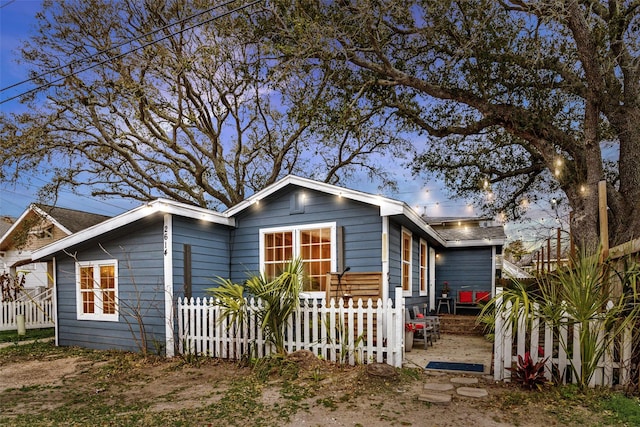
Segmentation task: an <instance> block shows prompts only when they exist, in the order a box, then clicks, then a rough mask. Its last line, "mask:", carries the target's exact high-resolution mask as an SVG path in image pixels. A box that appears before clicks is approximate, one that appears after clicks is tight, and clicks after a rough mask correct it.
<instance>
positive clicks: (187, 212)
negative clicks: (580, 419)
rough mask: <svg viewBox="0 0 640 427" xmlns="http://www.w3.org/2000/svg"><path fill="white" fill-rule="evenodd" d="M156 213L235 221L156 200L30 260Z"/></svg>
mask: <svg viewBox="0 0 640 427" xmlns="http://www.w3.org/2000/svg"><path fill="white" fill-rule="evenodd" d="M158 212H162V213H168V214H174V215H180V216H183V217H187V218H193V219H199V220H202V221H207V222H213V223H217V224H222V225H229V226H234V225H235V220H234V219H233V218H228V217H226V216H224V215H222V214H220V213H217V212H214V211H211V210H209V209H205V208H200V207H197V206H192V205H187V204H185V203H179V202H174V201H172V200H166V199H157V200H154V201H152V202H149V203H146V204H144V205H141V206H138V207H137V208H134V209H132V210H130V211H127V212H125V213H123V214H120V215H118V216H116V217H113V218H109V219H107V220H106V221H103V222H101V223H99V224H96V225H94V226H92V227H89V228H86V229H84V230H82V231H79V232H77V233H75V234H72V235H70V236H68V237H65V238H64V239H60V240H58V241H56V242H54V243H52V244H50V245H47V246H44V247H42V248H40V249H37V250H35V251H33V253H32V259H34V260H35V259H40V258H44V257H46V256H49V255H51V254H54V253H56V252H58V251H61V250H63V249H66V248H68V247H71V246H74V245H77V244H79V243H82V242H84V241H86V240H89V239H92V238H94V237H98V236H101V235H103V234H105V233H107V232H109V231H111V230H115V229H116V228H120V227H123V226H125V225H128V224H131V223H133V222H135V221H138V220H140V219H143V218H146V217H148V216H150V215H153V214H156V213H158Z"/></svg>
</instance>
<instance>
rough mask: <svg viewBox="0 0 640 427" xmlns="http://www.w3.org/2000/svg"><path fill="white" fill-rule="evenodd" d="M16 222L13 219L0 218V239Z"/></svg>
mask: <svg viewBox="0 0 640 427" xmlns="http://www.w3.org/2000/svg"><path fill="white" fill-rule="evenodd" d="M15 222H16V219H15V218H11V217H7V216H3V217H1V218H0V238H2V236H4V234H5V233H6V232H7V231H9V229H10V228H11V226H12V225H13V224H14V223H15Z"/></svg>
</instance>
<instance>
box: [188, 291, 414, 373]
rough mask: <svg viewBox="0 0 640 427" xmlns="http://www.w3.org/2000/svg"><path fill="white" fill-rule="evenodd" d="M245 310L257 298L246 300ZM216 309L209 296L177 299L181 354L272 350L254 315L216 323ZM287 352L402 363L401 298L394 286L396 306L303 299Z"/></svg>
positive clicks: (347, 360) (237, 356)
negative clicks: (344, 304) (243, 318)
mask: <svg viewBox="0 0 640 427" xmlns="http://www.w3.org/2000/svg"><path fill="white" fill-rule="evenodd" d="M248 302H249V313H255V310H256V309H257V308H259V307H260V304H261V302H260V301H257V300H254V299H251V300H250V301H248ZM220 311H221V308H220V307H219V306H217V305H216V304H215V300H214V299H213V298H202V299H200V298H196V299H195V300H194V299H193V298H191V299H189V300H187V299H179V300H178V338H179V348H178V349H179V351H180V353H181V354H200V355H206V356H210V357H220V358H224V359H234V360H238V359H240V358H242V357H245V356H247V355H249V354H250V355H251V357H264V356H266V355H268V354H271V353H272V352H273V351H274V349H272V348H270V346H269V345H268V344H267V343H266V342H265V340H264V337H263V335H262V331H261V329H260V327H259V325H258V320H257V318H256V315H255V314H251V315H249V316H248V319H245V322H244V323H243V324H242V325H238V324H231V325H230V324H229V322H228V321H223V322H220V321H219V319H220ZM285 337H286V343H285V347H286V350H287V352H293V351H296V350H302V349H305V350H309V351H311V352H313V353H314V354H316V355H318V356H320V357H323V358H325V359H326V360H331V361H338V362H342V363H349V364H351V365H354V364H356V363H371V362H380V363H381V362H386V363H388V364H390V365H392V366H396V367H401V366H402V359H403V352H404V347H403V339H404V298H403V297H402V290H401V289H400V288H399V289H397V290H396V301H395V307H394V305H393V302H392V301H391V300H390V299H389V300H387V302H386V303H383V301H382V300H380V299H379V300H378V301H377V303H376V304H375V305H374V303H373V301H371V299H369V300H368V301H367V303H366V304H364V303H363V301H362V300H358V301H357V302H356V303H355V304H354V302H353V300H349V301H348V305H347V306H346V307H344V306H343V304H342V300H338V301H337V302H336V301H334V300H333V299H331V301H330V302H329V304H328V306H327V304H326V303H325V300H315V299H310V300H303V301H302V302H301V307H300V309H299V310H298V311H297V312H296V313H294V315H293V316H291V318H290V319H289V322H288V325H287V329H286V333H285Z"/></svg>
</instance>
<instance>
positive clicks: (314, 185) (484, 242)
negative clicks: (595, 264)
mask: <svg viewBox="0 0 640 427" xmlns="http://www.w3.org/2000/svg"><path fill="white" fill-rule="evenodd" d="M288 185H295V186H298V187H302V188H307V189H310V190H317V191H320V192H323V193H326V194H332V195H335V196H338V197H344V198H347V199H350V200H355V201H358V202H362V203H366V204H369V205H373V206H378V207H379V208H380V215H381V216H403V217H404V218H406V219H407V220H408V221H410V222H411V223H412V224H414V225H415V226H416V227H418V228H420V229H421V230H423V231H424V232H426V233H427V234H428V235H429V236H431V237H432V238H433V239H434V240H435V241H437V242H438V243H440V244H441V245H443V246H446V247H455V246H460V241H459V240H456V239H448V238H447V236H446V233H445V234H442V233H441V232H440V231H437V230H435V229H434V228H432V227H431V226H430V225H429V224H428V223H427V221H425V219H424V218H422V217H421V216H420V215H419V214H417V213H416V212H415V211H414V210H413V209H411V208H410V207H409V205H407V204H406V203H404V202H402V201H399V200H394V199H390V198H387V197H383V196H378V195H374V194H369V193H364V192H361V191H356V190H351V189H348V188H344V187H338V186H336V185H332V184H327V183H324V182H319V181H314V180H312V179H308V178H302V177H299V176H295V175H287V176H286V177H284V178H282V179H281V180H279V181H277V182H275V183H273V184H272V185H270V186H268V187H266V188H264V189H263V190H261V191H258V192H257V193H255V194H253V195H252V196H250V197H248V198H247V199H246V200H244V201H242V202H240V203H238V204H237V205H235V206H233V207H231V208H229V209H227V210H226V211H224V212H222V213H218V212H214V211H211V210H209V209H205V208H200V207H196V206H192V205H187V204H184V203H179V202H174V201H171V200H166V199H158V200H154V201H152V202H149V203H147V204H145V205H142V206H140V207H137V208H135V209H132V210H130V211H128V212H125V213H123V214H121V215H119V216H117V217H114V218H111V219H108V220H106V221H104V222H102V223H100V224H97V225H94V226H92V227H89V228H87V229H84V230H82V231H79V232H77V233H75V234H72V235H71V236H69V237H66V238H64V239H61V240H58V241H57V242H55V243H52V244H50V245H48V246H45V247H43V248H41V249H38V250H35V251H33V259H39V258H43V257H46V256H49V255H51V254H53V253H55V252H58V251H60V250H63V249H65V248H68V247H70V246H73V245H76V244H79V243H82V242H84V241H86V240H89V239H91V238H94V237H97V236H100V235H102V234H104V233H107V232H109V231H111V230H113V229H115V228H119V227H122V226H125V225H127V224H130V223H132V222H134V221H137V220H139V219H142V218H144V217H147V216H149V215H151V214H154V213H157V212H165V213H170V214H176V215H181V216H185V217H189V218H195V219H202V220H204V221H209V222H214V223H218V224H223V225H227V226H230V227H233V226H235V215H237V214H239V213H240V212H242V211H244V210H245V209H248V208H249V207H251V206H252V205H253V204H254V203H257V202H260V201H261V200H263V199H265V198H267V197H268V196H270V195H271V194H273V193H275V192H277V191H278V190H281V189H282V188H284V187H286V186H288ZM474 220H476V221H478V220H479V219H478V218H474ZM495 228H499V229H500V231H498V230H494V233H495V234H494V235H492V236H495V238H496V240H493V241H492V240H491V239H492V238H493V237H488V238H482V237H481V236H478V235H477V236H478V239H475V240H474V239H471V240H466V241H465V243H464V244H463V245H462V246H472V245H473V246H493V245H501V244H503V243H504V238H505V236H504V230H503V229H502V227H495ZM498 237H499V238H498Z"/></svg>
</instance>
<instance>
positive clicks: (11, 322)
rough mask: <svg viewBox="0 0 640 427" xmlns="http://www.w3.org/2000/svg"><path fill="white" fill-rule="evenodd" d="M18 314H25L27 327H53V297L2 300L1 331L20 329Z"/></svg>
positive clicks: (0, 303)
mask: <svg viewBox="0 0 640 427" xmlns="http://www.w3.org/2000/svg"><path fill="white" fill-rule="evenodd" d="M17 315H24V322H25V328H26V329H42V328H52V327H54V326H55V325H54V323H53V317H54V316H53V299H52V298H50V297H49V298H47V299H41V298H35V297H34V298H33V299H27V300H24V301H2V302H0V331H12V330H17V329H18V320H17Z"/></svg>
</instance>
